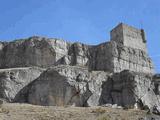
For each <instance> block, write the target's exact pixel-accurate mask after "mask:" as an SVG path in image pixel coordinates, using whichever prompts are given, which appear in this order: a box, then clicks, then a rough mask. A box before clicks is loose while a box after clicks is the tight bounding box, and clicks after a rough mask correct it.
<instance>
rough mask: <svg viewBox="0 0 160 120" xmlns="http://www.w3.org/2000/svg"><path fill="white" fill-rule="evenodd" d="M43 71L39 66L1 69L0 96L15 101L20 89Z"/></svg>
mask: <svg viewBox="0 0 160 120" xmlns="http://www.w3.org/2000/svg"><path fill="white" fill-rule="evenodd" d="M42 72H43V69H40V68H38V67H33V68H31V67H26V68H10V69H0V98H2V99H5V100H7V101H9V102H13V100H14V99H15V96H16V95H17V94H18V93H19V91H20V90H21V89H23V87H25V86H26V85H28V84H29V83H30V82H32V81H33V80H35V79H36V78H37V77H39V75H40V74H41V73H42Z"/></svg>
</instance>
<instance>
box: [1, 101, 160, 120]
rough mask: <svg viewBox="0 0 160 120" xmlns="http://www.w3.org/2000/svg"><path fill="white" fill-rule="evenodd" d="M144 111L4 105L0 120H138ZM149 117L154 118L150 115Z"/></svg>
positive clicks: (144, 113)
mask: <svg viewBox="0 0 160 120" xmlns="http://www.w3.org/2000/svg"><path fill="white" fill-rule="evenodd" d="M145 116H147V114H146V112H145V111H139V110H127V111H126V110H122V109H112V108H107V107H87V108H82V107H54V106H50V107H47V106H35V105H28V104H4V105H3V107H2V108H0V120H139V118H144V117H145ZM149 116H154V115H152V114H150V115H149ZM155 120H160V119H155Z"/></svg>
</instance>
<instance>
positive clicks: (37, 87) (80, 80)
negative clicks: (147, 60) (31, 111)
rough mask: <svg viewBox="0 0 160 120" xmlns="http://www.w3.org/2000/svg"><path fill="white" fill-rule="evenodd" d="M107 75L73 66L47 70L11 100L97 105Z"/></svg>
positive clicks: (33, 102) (32, 102)
mask: <svg viewBox="0 0 160 120" xmlns="http://www.w3.org/2000/svg"><path fill="white" fill-rule="evenodd" d="M108 76H109V74H108V73H107V72H101V71H96V72H88V70H87V69H84V68H81V67H75V66H72V67H71V66H58V67H53V68H49V69H48V70H46V71H45V72H43V73H42V74H41V75H40V77H39V78H37V79H36V80H34V81H33V82H31V83H30V84H29V85H28V86H27V87H25V89H23V90H22V91H21V92H20V93H19V95H17V97H16V100H15V101H16V102H28V103H31V104H37V105H59V106H64V105H75V106H97V105H99V98H100V95H101V91H102V88H101V86H102V83H103V81H106V80H107V79H108ZM42 88H43V89H42ZM26 96H27V97H26Z"/></svg>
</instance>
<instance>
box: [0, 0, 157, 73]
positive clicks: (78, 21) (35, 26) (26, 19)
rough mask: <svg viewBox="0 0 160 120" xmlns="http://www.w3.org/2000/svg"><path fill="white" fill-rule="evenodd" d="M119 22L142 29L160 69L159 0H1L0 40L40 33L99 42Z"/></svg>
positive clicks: (94, 42)
mask: <svg viewBox="0 0 160 120" xmlns="http://www.w3.org/2000/svg"><path fill="white" fill-rule="evenodd" d="M119 22H124V23H127V24H129V25H132V26H135V27H138V28H141V27H143V28H144V29H145V31H146V33H147V40H148V43H147V44H148V49H149V54H150V56H151V57H152V59H153V60H154V63H155V65H156V70H157V71H158V72H160V0H0V40H13V39H18V38H26V37H29V36H33V35H40V36H47V37H53V38H63V39H65V40H68V41H79V42H83V43H88V44H98V43H100V42H105V41H107V40H109V39H110V36H109V32H110V30H111V29H112V28H113V27H114V26H116V25H117V24H118V23H119Z"/></svg>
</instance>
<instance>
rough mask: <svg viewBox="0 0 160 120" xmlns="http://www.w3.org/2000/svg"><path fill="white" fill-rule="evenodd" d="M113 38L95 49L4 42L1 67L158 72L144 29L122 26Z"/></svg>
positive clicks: (39, 41)
mask: <svg viewBox="0 0 160 120" xmlns="http://www.w3.org/2000/svg"><path fill="white" fill-rule="evenodd" d="M110 36H111V40H110V41H109V42H106V43H102V44H99V45H95V46H92V45H85V44H82V43H68V42H66V41H63V40H59V39H52V38H50V39H48V38H43V37H31V38H28V39H24V40H17V41H15V42H14V41H13V42H1V43H0V46H1V48H0V68H10V67H22V66H26V67H29V66H40V67H48V66H54V65H59V64H67V65H72V66H73V65H78V66H82V67H83V66H84V67H87V68H88V69H89V70H90V71H92V70H103V71H108V72H120V71H122V70H125V69H126V70H131V71H136V72H144V73H154V68H153V64H152V61H151V59H150V58H149V56H148V53H147V48H146V38H145V33H144V30H139V29H136V28H134V27H130V26H128V25H126V24H123V23H120V24H119V25H118V26H117V27H115V28H114V29H113V30H111V32H110Z"/></svg>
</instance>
